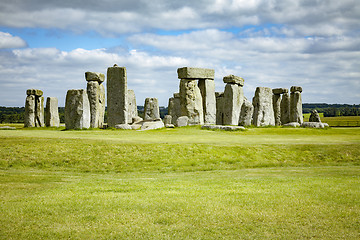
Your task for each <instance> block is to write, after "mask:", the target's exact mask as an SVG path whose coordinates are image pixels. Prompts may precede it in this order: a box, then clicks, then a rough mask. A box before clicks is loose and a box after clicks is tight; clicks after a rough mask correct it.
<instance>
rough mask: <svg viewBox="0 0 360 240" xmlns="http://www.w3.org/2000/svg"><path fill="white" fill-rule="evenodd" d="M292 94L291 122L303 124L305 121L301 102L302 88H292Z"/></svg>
mask: <svg viewBox="0 0 360 240" xmlns="http://www.w3.org/2000/svg"><path fill="white" fill-rule="evenodd" d="M290 92H291V93H290V121H291V122H298V123H300V124H302V123H303V121H304V120H303V115H302V100H301V92H302V88H301V87H298V86H292V87H291V88H290Z"/></svg>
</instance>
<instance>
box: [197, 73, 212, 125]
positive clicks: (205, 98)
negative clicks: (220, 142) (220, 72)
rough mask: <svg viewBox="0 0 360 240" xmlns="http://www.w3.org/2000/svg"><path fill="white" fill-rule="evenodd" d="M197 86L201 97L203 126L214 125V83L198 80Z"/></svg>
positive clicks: (207, 80)
mask: <svg viewBox="0 0 360 240" xmlns="http://www.w3.org/2000/svg"><path fill="white" fill-rule="evenodd" d="M198 86H199V89H200V92H201V96H202V105H203V113H204V124H215V123H216V98H215V81H214V80H209V79H200V80H199V81H198Z"/></svg>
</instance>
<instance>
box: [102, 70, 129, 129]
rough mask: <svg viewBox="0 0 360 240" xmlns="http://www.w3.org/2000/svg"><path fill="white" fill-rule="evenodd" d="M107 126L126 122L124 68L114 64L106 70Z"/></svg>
mask: <svg viewBox="0 0 360 240" xmlns="http://www.w3.org/2000/svg"><path fill="white" fill-rule="evenodd" d="M106 88H107V111H108V126H109V127H115V125H117V124H126V123H128V119H127V117H128V114H127V112H128V97H127V94H128V90H127V76H126V68H125V67H119V66H117V65H116V64H115V65H114V66H113V67H109V68H108V70H107V85H106Z"/></svg>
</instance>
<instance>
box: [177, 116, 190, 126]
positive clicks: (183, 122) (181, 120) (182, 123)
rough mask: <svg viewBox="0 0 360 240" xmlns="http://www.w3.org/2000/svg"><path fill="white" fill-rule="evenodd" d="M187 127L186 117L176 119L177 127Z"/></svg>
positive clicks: (187, 120)
mask: <svg viewBox="0 0 360 240" xmlns="http://www.w3.org/2000/svg"><path fill="white" fill-rule="evenodd" d="M187 125H189V117H188V116H181V117H178V119H176V126H177V127H185V126H187Z"/></svg>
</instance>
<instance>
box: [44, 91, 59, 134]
mask: <svg viewBox="0 0 360 240" xmlns="http://www.w3.org/2000/svg"><path fill="white" fill-rule="evenodd" d="M45 109H46V114H45V125H46V126H47V127H59V126H60V118H59V108H58V99H57V98H56V97H48V98H46V108H45Z"/></svg>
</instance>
